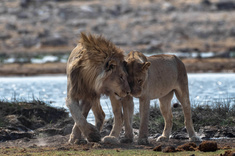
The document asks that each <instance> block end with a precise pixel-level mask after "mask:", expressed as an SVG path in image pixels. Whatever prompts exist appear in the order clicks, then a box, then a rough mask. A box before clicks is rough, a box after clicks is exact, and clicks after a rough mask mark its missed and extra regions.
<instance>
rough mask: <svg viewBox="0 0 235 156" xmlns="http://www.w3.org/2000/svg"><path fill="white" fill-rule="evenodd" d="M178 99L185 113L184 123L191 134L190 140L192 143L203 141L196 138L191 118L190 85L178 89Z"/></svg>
mask: <svg viewBox="0 0 235 156" xmlns="http://www.w3.org/2000/svg"><path fill="white" fill-rule="evenodd" d="M175 94H176V97H177V99H178V100H179V101H180V103H181V105H182V108H183V112H184V123H185V126H186V129H187V131H188V134H189V140H191V141H201V139H200V138H199V137H197V136H196V133H195V131H194V128H193V121H192V116H191V106H190V100H189V91H188V85H187V84H186V85H184V86H182V87H181V88H180V89H177V90H176V92H175Z"/></svg>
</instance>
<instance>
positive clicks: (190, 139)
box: [189, 136, 202, 142]
mask: <svg viewBox="0 0 235 156" xmlns="http://www.w3.org/2000/svg"><path fill="white" fill-rule="evenodd" d="M189 141H193V142H201V141H202V139H201V138H200V137H198V136H193V137H191V138H189Z"/></svg>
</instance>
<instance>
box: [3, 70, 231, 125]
mask: <svg viewBox="0 0 235 156" xmlns="http://www.w3.org/2000/svg"><path fill="white" fill-rule="evenodd" d="M188 78H189V92H190V100H191V103H192V104H205V103H207V104H208V103H210V102H211V101H212V102H213V101H216V100H220V99H225V100H226V99H229V98H235V74H234V73H206V74H188ZM66 84H67V78H66V76H65V75H57V76H35V77H0V99H1V100H8V101H12V100H18V101H20V100H27V101H30V100H32V99H39V100H42V101H45V102H47V103H50V104H51V105H52V106H56V107H64V108H66V105H65V98H66V94H67V91H66V87H67V86H66ZM100 101H101V105H102V108H103V110H104V112H105V114H106V118H109V117H112V116H113V115H112V107H111V104H110V100H109V99H108V98H107V97H102V98H101V100H100ZM175 102H177V100H176V98H175V97H174V98H173V100H172V103H175ZM134 103H135V112H138V107H139V103H138V99H134ZM154 104H158V100H152V101H151V105H154ZM66 109H67V108H66ZM88 120H89V121H93V120H94V117H93V114H92V111H90V113H89V115H88Z"/></svg>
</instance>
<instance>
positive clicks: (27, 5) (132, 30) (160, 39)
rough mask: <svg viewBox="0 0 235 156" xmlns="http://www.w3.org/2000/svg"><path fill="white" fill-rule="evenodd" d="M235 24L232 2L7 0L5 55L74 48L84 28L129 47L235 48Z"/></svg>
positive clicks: (1, 8) (0, 27) (0, 14)
mask: <svg viewBox="0 0 235 156" xmlns="http://www.w3.org/2000/svg"><path fill="white" fill-rule="evenodd" d="M234 22H235V2H234V1H232V0H226V1H222V0H221V1H220V0H188V1H184V0H178V1H174V0H168V1H163V0H149V1H142V0H137V1H136V0H122V1H109V0H89V1H82V0H11V1H9V0H2V1H1V2H0V31H1V34H0V54H1V55H2V56H5V57H6V55H11V54H15V55H16V54H22V53H23V54H24V55H30V54H32V53H66V52H70V51H71V49H72V48H73V47H74V45H75V44H76V43H77V40H78V36H79V33H80V32H81V31H85V32H91V33H96V34H103V35H104V36H105V37H107V38H109V39H111V41H113V42H114V43H115V44H116V45H118V46H121V47H122V48H123V49H124V50H125V51H130V50H133V49H134V50H140V51H143V52H149V53H156V52H163V53H164V52H209V51H212V52H227V51H229V52H230V51H234V49H235V44H234V43H235V29H234Z"/></svg>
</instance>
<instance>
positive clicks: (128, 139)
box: [120, 138, 133, 144]
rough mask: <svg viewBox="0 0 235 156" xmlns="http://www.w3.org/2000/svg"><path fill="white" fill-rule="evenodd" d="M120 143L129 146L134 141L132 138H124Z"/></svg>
mask: <svg viewBox="0 0 235 156" xmlns="http://www.w3.org/2000/svg"><path fill="white" fill-rule="evenodd" d="M120 142H121V143H127V144H130V143H132V142H133V139H132V138H131V139H130V138H122V139H121V140H120Z"/></svg>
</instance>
